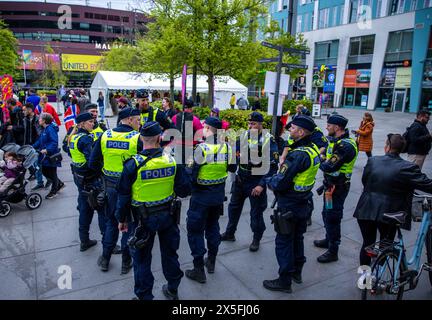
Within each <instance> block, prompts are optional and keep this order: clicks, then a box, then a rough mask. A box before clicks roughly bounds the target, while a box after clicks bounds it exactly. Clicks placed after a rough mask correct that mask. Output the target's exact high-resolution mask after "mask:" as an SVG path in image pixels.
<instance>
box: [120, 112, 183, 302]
mask: <svg viewBox="0 0 432 320" xmlns="http://www.w3.org/2000/svg"><path fill="white" fill-rule="evenodd" d="M161 133H162V130H161V127H160V126H159V123H157V122H154V121H148V122H146V123H145V124H144V125H143V127H142V128H141V131H140V134H141V137H140V139H141V140H142V142H143V145H144V150H143V151H141V152H139V153H138V154H137V155H135V156H134V157H132V159H129V160H127V161H126V162H125V163H124V167H123V171H122V173H121V176H120V181H119V183H118V201H117V210H116V214H115V215H116V218H117V220H118V221H119V224H118V228H119V230H120V231H121V232H126V231H127V232H130V234H131V235H133V237H132V238H131V241H130V242H129V245H130V246H131V254H132V257H133V268H134V280H135V288H134V291H135V295H136V296H137V297H138V299H140V300H152V299H153V294H152V289H153V284H154V277H153V274H152V271H151V267H152V266H151V262H152V249H153V243H154V239H155V236H156V234H157V235H158V237H159V243H160V251H161V260H162V271H163V274H164V276H165V279H166V280H167V282H168V283H167V284H165V285H163V286H162V292H163V294H164V295H165V296H166V297H167V298H168V299H170V300H178V291H177V288H178V286H179V285H180V281H181V278H182V277H183V271H182V270H181V269H180V263H179V261H178V255H177V250H178V249H179V246H180V230H179V227H178V225H177V223H178V222H177V219H178V218H179V216H178V214H179V213H180V212H179V211H177V210H176V212H175V215H173V213H174V212H173V211H172V210H171V208H172V201H173V198H174V196H175V195H177V196H179V197H186V196H188V195H189V194H190V179H189V178H188V177H187V175H186V173H185V170H184V167H183V166H182V165H178V164H176V161H175V159H174V158H173V157H172V156H171V155H169V154H165V153H163V149H162V148H161V147H160V141H161ZM131 209H132V210H131ZM131 211H132V216H133V220H132V219H131V218H130V212H131Z"/></svg>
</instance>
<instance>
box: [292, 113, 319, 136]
mask: <svg viewBox="0 0 432 320" xmlns="http://www.w3.org/2000/svg"><path fill="white" fill-rule="evenodd" d="M291 124H293V125H296V126H299V127H301V128H303V129H306V130H309V131H311V132H312V131H314V129H315V127H316V124H315V122H314V121H313V119H312V118H311V117H309V116H305V115H299V116H297V117H295V118H294V119H293V120H292V121H291Z"/></svg>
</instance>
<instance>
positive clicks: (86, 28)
mask: <svg viewBox="0 0 432 320" xmlns="http://www.w3.org/2000/svg"><path fill="white" fill-rule="evenodd" d="M79 27H80V29H84V30H88V29H90V24H88V23H83V22H80V24H79Z"/></svg>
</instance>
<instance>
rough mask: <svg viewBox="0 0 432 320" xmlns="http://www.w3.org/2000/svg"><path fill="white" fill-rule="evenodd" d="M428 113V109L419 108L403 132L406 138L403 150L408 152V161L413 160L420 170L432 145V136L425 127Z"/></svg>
mask: <svg viewBox="0 0 432 320" xmlns="http://www.w3.org/2000/svg"><path fill="white" fill-rule="evenodd" d="M430 114H431V113H430V111H428V110H424V109H423V110H419V111H418V112H417V117H416V119H415V120H414V122H413V123H412V124H411V126H409V127H408V128H407V130H406V132H405V133H404V134H403V137H404V138H405V140H407V146H406V148H405V150H406V152H407V153H408V161H411V162H414V163H415V164H416V165H418V166H419V167H420V170H421V169H422V167H423V163H424V161H425V159H426V156H427V155H428V154H429V151H430V149H431V147H432V136H431V133H430V132H429V130H428V128H427V124H428V122H429V119H430Z"/></svg>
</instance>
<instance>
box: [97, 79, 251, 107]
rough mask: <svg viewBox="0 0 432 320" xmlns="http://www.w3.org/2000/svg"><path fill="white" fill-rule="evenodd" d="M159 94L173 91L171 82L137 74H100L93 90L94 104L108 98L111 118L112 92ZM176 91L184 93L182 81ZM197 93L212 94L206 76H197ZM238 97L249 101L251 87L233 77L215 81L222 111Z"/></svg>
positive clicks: (189, 82)
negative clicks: (144, 91)
mask: <svg viewBox="0 0 432 320" xmlns="http://www.w3.org/2000/svg"><path fill="white" fill-rule="evenodd" d="M138 89H147V90H158V91H169V89H170V83H169V78H163V77H162V76H158V75H155V74H152V73H134V72H118V71H98V73H97V74H96V77H95V78H94V80H93V82H92V85H91V88H90V94H91V100H92V102H93V103H96V100H97V97H98V93H99V91H102V92H103V93H104V96H105V106H107V108H106V111H105V114H106V115H111V114H112V110H111V109H110V108H109V103H107V102H108V90H138ZM174 90H175V91H178V90H181V77H180V78H177V79H175V82H174ZM186 91H187V92H188V93H191V91H192V75H188V76H187V82H186ZM197 92H202V93H206V92H208V84H207V77H206V76H200V75H199V76H197ZM232 93H235V94H236V97H237V99H238V98H239V97H240V96H241V95H244V96H245V97H247V87H245V86H244V85H242V84H241V83H240V82H238V81H237V80H235V79H233V78H231V77H229V76H218V77H216V78H215V100H216V101H215V102H216V103H215V106H216V107H218V108H219V109H221V110H222V109H227V108H229V100H230V98H231V94H232Z"/></svg>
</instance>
